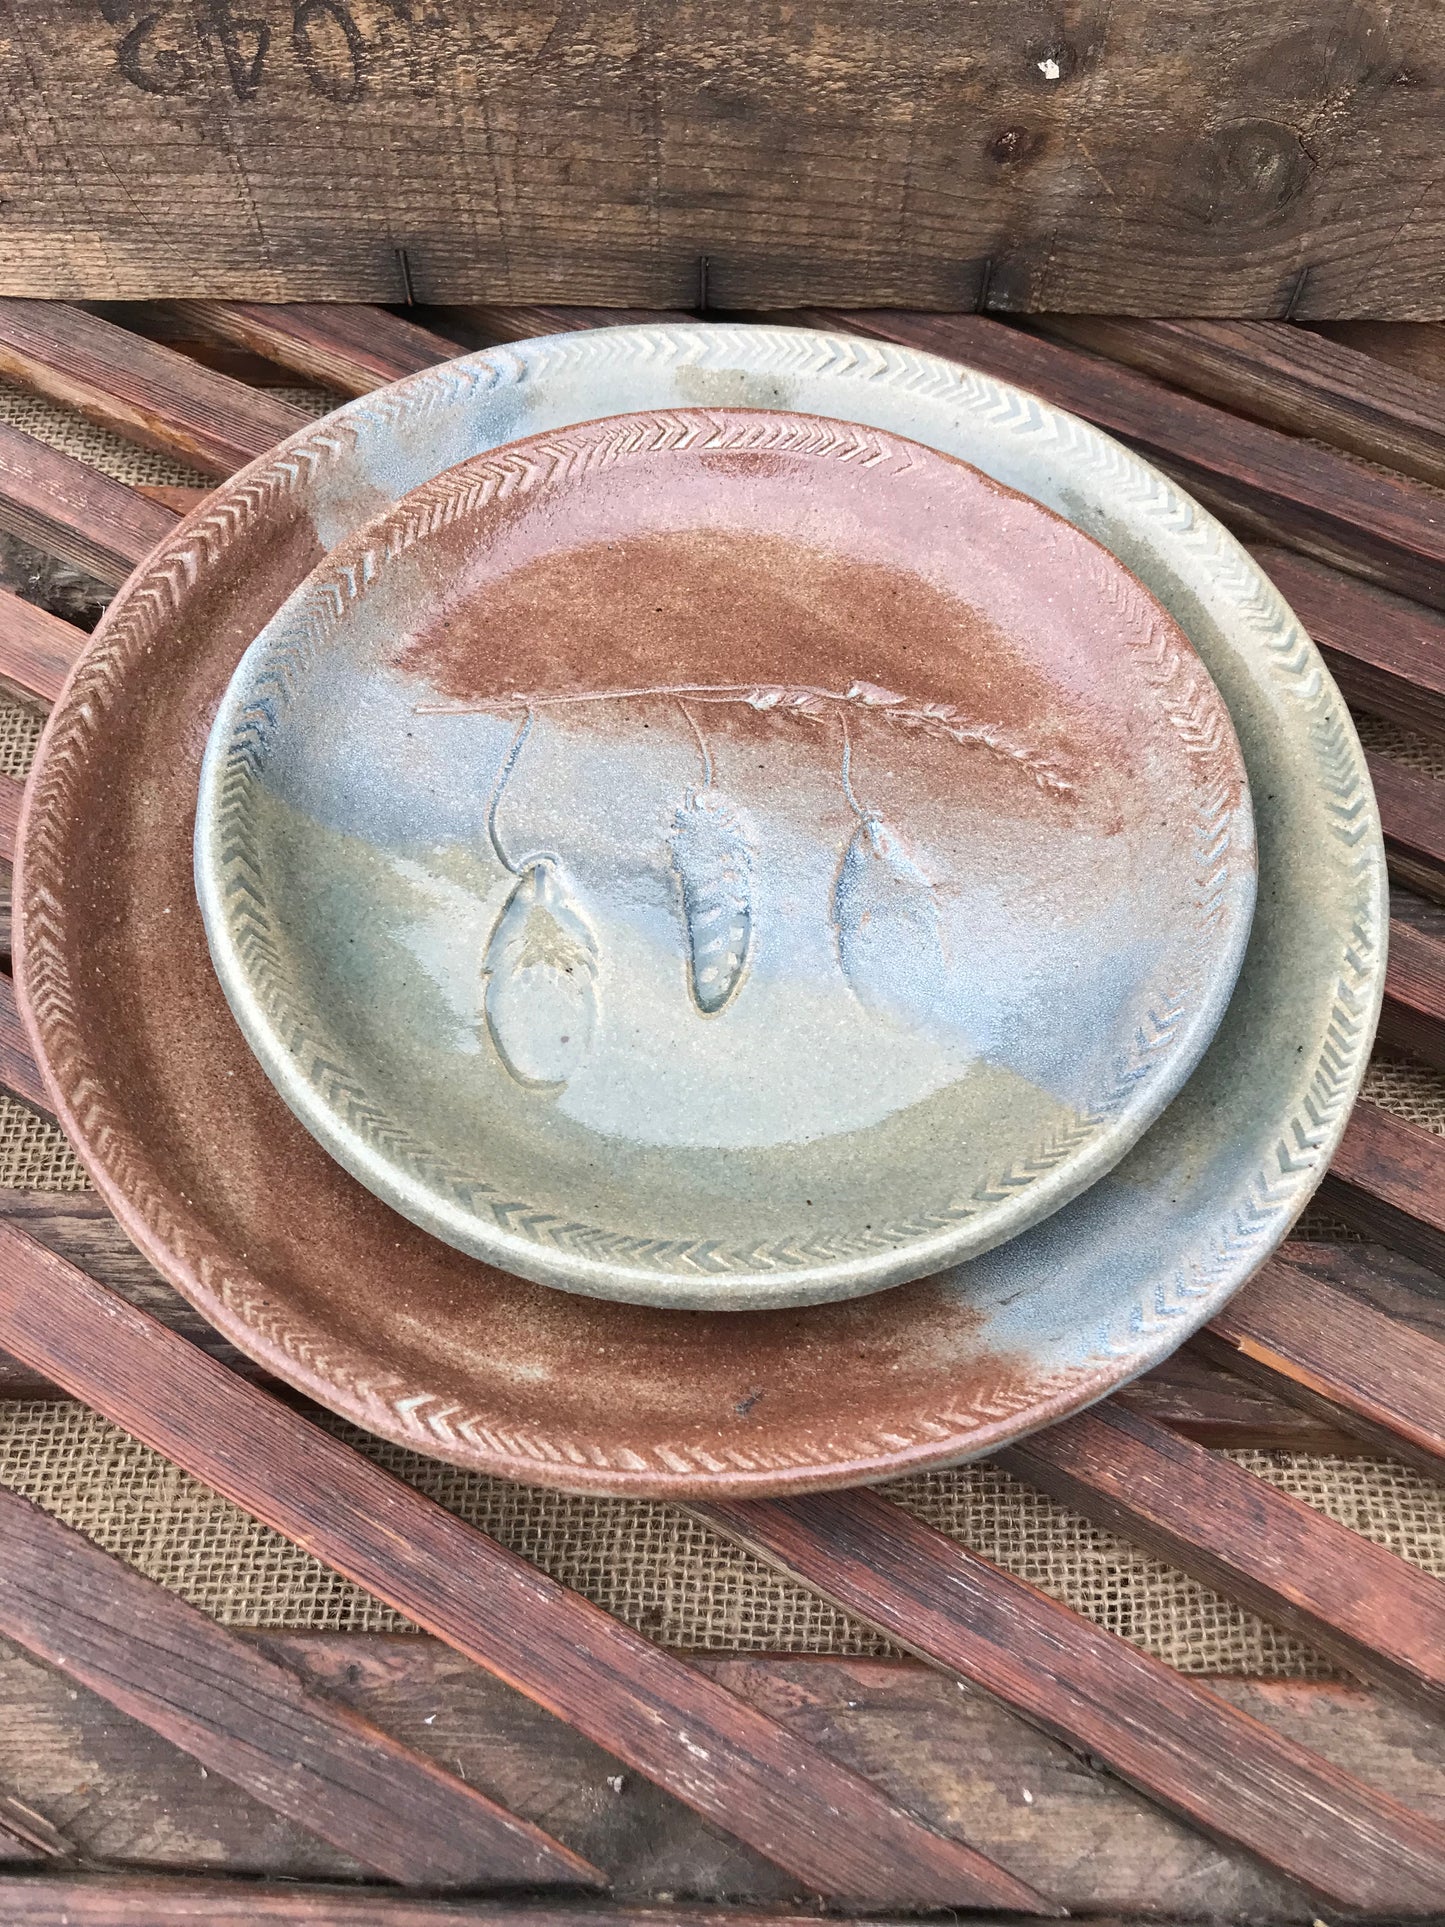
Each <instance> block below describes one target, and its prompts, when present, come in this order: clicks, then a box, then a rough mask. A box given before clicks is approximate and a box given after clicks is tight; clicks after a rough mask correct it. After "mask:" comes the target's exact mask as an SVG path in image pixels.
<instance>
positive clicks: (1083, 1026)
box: [196, 409, 1255, 1309]
mask: <svg viewBox="0 0 1445 1927" xmlns="http://www.w3.org/2000/svg"><path fill="white" fill-rule="evenodd" d="M196 881H197V889H198V893H199V896H200V902H201V909H202V914H203V915H204V917H205V921H206V928H207V932H208V935H209V939H210V946H211V954H212V957H213V958H214V960H215V963H216V967H217V970H218V972H219V974H220V977H221V982H222V985H223V986H224V988H225V991H226V994H227V997H228V998H229V1000H230V1003H231V1007H232V1009H233V1010H234V1012H235V1014H236V1016H237V1019H238V1020H239V1022H240V1024H241V1027H242V1029H243V1030H244V1031H245V1032H246V1034H247V1036H248V1037H249V1039H250V1041H251V1044H252V1047H253V1049H255V1051H256V1053H257V1055H258V1056H259V1057H260V1060H261V1062H262V1064H263V1066H264V1067H265V1069H266V1071H267V1073H268V1075H269V1076H270V1077H271V1079H272V1081H273V1082H274V1083H275V1084H276V1087H277V1089H278V1090H279V1091H280V1092H281V1093H282V1095H283V1096H284V1097H285V1098H286V1100H287V1102H288V1103H289V1104H290V1105H291V1107H292V1108H293V1110H295V1112H296V1114H297V1116H298V1117H300V1118H301V1120H302V1121H303V1123H305V1124H306V1125H308V1127H309V1128H310V1129H311V1130H312V1131H314V1132H315V1134H316V1135H317V1136H318V1137H319V1138H320V1140H321V1141H322V1143H323V1144H325V1145H327V1147H328V1148H329V1149H330V1150H331V1151H332V1152H333V1154H334V1155H335V1156H337V1157H338V1158H340V1160H341V1162H342V1163H343V1164H344V1165H345V1166H346V1168H347V1169H348V1170H349V1171H350V1172H351V1173H352V1174H353V1176H355V1177H358V1178H360V1179H361V1181H362V1182H363V1183H364V1184H366V1185H368V1186H369V1187H370V1188H371V1189H372V1190H374V1191H375V1192H376V1193H377V1194H378V1196H380V1197H382V1198H384V1199H385V1200H386V1201H387V1202H388V1203H390V1204H393V1205H395V1206H396V1208H397V1209H398V1210H400V1211H402V1212H404V1213H405V1214H406V1216H407V1217H409V1218H411V1219H413V1220H414V1221H415V1222H416V1223H418V1224H420V1225H422V1226H423V1227H424V1228H425V1229H427V1230H429V1231H432V1232H435V1233H436V1234H437V1235H438V1236H439V1237H442V1238H445V1239H446V1240H447V1241H448V1242H449V1243H451V1244H454V1245H457V1246H458V1247H459V1248H460V1249H462V1250H464V1251H470V1252H472V1253H473V1254H474V1255H475V1256H477V1257H480V1258H485V1259H488V1260H490V1261H491V1262H493V1263H495V1264H499V1265H501V1266H503V1267H504V1268H505V1269H507V1270H510V1271H515V1272H518V1273H520V1274H521V1275H522V1276H523V1277H527V1278H532V1279H535V1280H537V1281H539V1282H541V1283H543V1284H554V1285H561V1286H563V1287H565V1288H567V1289H569V1290H576V1291H583V1292H588V1293H591V1294H593V1295H595V1296H598V1297H606V1298H622V1299H627V1300H629V1301H630V1302H633V1303H639V1304H656V1305H669V1306H678V1307H684V1306H687V1307H693V1308H708V1307H721V1308H728V1309H746V1308H750V1307H759V1306H775V1305H797V1304H808V1303H814V1302H819V1301H824V1300H828V1299H834V1298H846V1297H852V1296H855V1295H857V1294H859V1293H861V1292H866V1291H873V1290H877V1289H879V1288H880V1287H882V1286H885V1285H893V1284H896V1283H898V1282H899V1281H900V1280H903V1279H908V1278H917V1277H922V1276H923V1275H925V1274H926V1273H928V1272H931V1271H938V1270H940V1269H941V1268H943V1267H944V1266H945V1265H948V1264H952V1263H957V1262H959V1261H960V1260H961V1259H963V1258H967V1257H972V1256H974V1255H975V1254H976V1253H978V1252H980V1251H984V1250H986V1249H988V1248H989V1246H991V1245H994V1244H998V1243H1001V1242H1002V1241H1003V1240H1004V1239H1005V1238H1008V1237H1012V1236H1014V1235H1015V1234H1016V1233H1017V1232H1019V1231H1020V1230H1022V1229H1024V1228H1025V1227H1026V1226H1027V1225H1029V1224H1032V1223H1035V1222H1037V1221H1038V1220H1039V1219H1040V1218H1042V1217H1044V1216H1045V1215H1047V1213H1048V1212H1049V1211H1051V1210H1054V1209H1057V1207H1058V1206H1059V1205H1060V1204H1062V1203H1064V1202H1065V1201H1066V1200H1067V1199H1069V1198H1070V1197H1073V1196H1075V1195H1076V1194H1077V1193H1078V1192H1080V1191H1081V1190H1083V1189H1084V1187H1085V1186H1086V1185H1088V1184H1089V1183H1091V1182H1093V1180H1094V1179H1095V1178H1097V1177H1098V1176H1099V1175H1100V1174H1101V1173H1102V1172H1103V1171H1105V1170H1107V1169H1109V1168H1110V1167H1111V1166H1112V1165H1114V1164H1116V1163H1117V1162H1118V1160H1119V1158H1120V1157H1121V1156H1123V1154H1124V1152H1125V1151H1126V1150H1127V1149H1128V1148H1129V1146H1130V1145H1131V1144H1132V1143H1134V1142H1135V1141H1136V1140H1137V1138H1138V1137H1139V1135H1140V1133H1141V1132H1142V1131H1143V1129H1144V1128H1145V1126H1146V1125H1147V1124H1148V1123H1149V1122H1150V1121H1151V1120H1152V1119H1153V1118H1154V1117H1156V1116H1157V1115H1158V1113H1159V1111H1160V1110H1161V1109H1162V1108H1163V1106H1164V1105H1165V1103H1167V1101H1168V1100H1169V1098H1170V1097H1171V1096H1172V1095H1173V1094H1174V1092H1175V1091H1176V1090H1178V1088H1179V1086H1180V1085H1181V1084H1182V1083H1183V1081H1184V1079H1185V1077H1186V1076H1187V1075H1188V1073H1189V1071H1190V1070H1191V1069H1192V1068H1193V1066H1194V1064H1195V1063H1196V1062H1197V1061H1198V1058H1199V1054H1200V1052H1201V1051H1202V1050H1203V1048H1204V1046H1205V1045H1206V1044H1207V1042H1208V1041H1209V1038H1210V1037H1211V1036H1212V1035H1213V1033H1214V1029H1215V1027H1216V1025H1217V1024H1218V1021H1219V1018H1220V1016H1221V1015H1222V1014H1223V1011H1224V1009H1225V1006H1226V1004H1227V1003H1228V1000H1229V993H1230V991H1231V990H1232V989H1233V987H1234V980H1235V976H1236V974H1237V972H1238V968H1239V961H1240V958H1241V957H1242V955H1243V953H1244V944H1245V939H1246V937H1247V935H1248V930H1249V919H1250V914H1251V912H1252V910H1253V905H1254V881H1255V878H1254V837H1253V816H1252V813H1251V810H1250V806H1249V799H1248V789H1247V785H1246V783H1245V778H1244V767H1243V763H1242V761H1241V759H1240V755H1239V748H1238V744H1237V743H1236V741H1235V737H1234V731H1233V728H1232V727H1231V725H1230V722H1229V716H1228V712H1227V711H1226V710H1225V708H1224V705H1223V703H1222V702H1221V701H1220V699H1219V696H1218V694H1217V692H1216V691H1215V689H1214V687H1213V685H1212V684H1211V683H1210V681H1209V678H1208V677H1207V676H1206V675H1205V673H1204V671H1203V669H1202V667H1201V666H1200V663H1199V660H1198V658H1197V657H1196V655H1195V654H1194V651H1193V650H1192V649H1191V648H1190V646H1189V644H1188V643H1187V642H1186V640H1185V638H1184V636H1183V635H1182V633H1181V632H1180V630H1179V628H1178V625H1177V624H1176V623H1174V622H1173V621H1172V620H1171V619H1170V618H1169V617H1168V616H1166V615H1165V614H1164V612H1163V610H1162V609H1161V608H1160V607H1159V605H1158V604H1157V603H1156V602H1155V601H1154V600H1153V598H1152V597H1151V596H1149V595H1147V594H1146V593H1145V592H1144V591H1143V590H1142V589H1141V588H1140V587H1139V585H1138V583H1137V582H1135V581H1134V579H1133V578H1132V577H1131V576H1130V575H1129V573H1128V571H1127V570H1126V569H1124V568H1123V566H1122V565H1121V564H1120V563H1119V562H1117V561H1116V560H1115V559H1114V557H1113V556H1111V555H1110V554H1109V553H1108V551H1107V550H1106V549H1104V548H1103V547H1101V546H1100V545H1099V544H1098V543H1097V542H1094V541H1093V540H1092V539H1091V538H1089V537H1088V536H1085V535H1081V534H1080V533H1079V531H1078V530H1077V529H1074V528H1073V527H1071V526H1070V525H1069V524H1068V523H1067V522H1065V521H1063V520H1062V519H1061V518H1060V517H1058V516H1056V515H1054V514H1053V513H1052V512H1051V511H1049V510H1047V509H1043V508H1040V507H1039V506H1038V504H1036V503H1034V502H1032V501H1030V500H1029V499H1028V498H1027V497H1026V496H1023V495H1019V494H1016V493H1014V492H1013V491H1011V490H1007V489H1003V488H1001V487H1000V486H999V484H998V483H996V482H993V481H990V480H989V479H988V478H987V477H986V476H983V475H981V474H980V473H979V472H978V471H977V470H975V469H972V468H969V467H966V466H965V465H964V464H963V463H961V462H958V461H956V460H954V459H953V458H951V457H949V456H945V455H941V454H938V453H937V452H935V451H934V450H932V449H928V448H926V447H924V446H922V445H921V444H920V443H918V442H910V441H905V440H902V439H901V438H899V437H896V436H891V435H885V434H883V433H881V432H879V431H878V430H876V429H860V428H857V427H854V426H853V425H851V424H848V423H841V422H829V421H825V420H821V419H819V418H818V417H816V416H809V415H797V414H793V415H785V414H778V413H771V414H770V413H766V412H761V411H748V410H722V409H710V410H677V411H668V412H665V413H661V414H641V415H623V416H615V417H612V418H611V419H609V420H605V421H602V422H598V423H594V424H591V425H586V426H582V427H578V428H576V429H573V430H569V431H567V432H566V433H552V434H548V435H544V436H541V437H538V438H535V439H532V440H529V441H527V440H524V441H520V442H516V443H513V444H511V445H510V446H509V447H507V448H505V449H503V450H500V451H498V452H497V453H495V454H488V455H483V456H479V457H477V458H476V459H475V460H473V461H472V462H469V463H464V464H462V466H461V467H459V468H457V469H454V470H451V471H449V472H448V473H447V474H445V475H444V476H442V477H440V478H439V479H438V480H437V481H435V482H432V483H429V484H427V485H426V486H424V487H423V488H421V489H419V490H418V491H417V492H416V493H415V494H413V495H409V496H407V497H406V498H405V500H404V501H402V502H401V503H400V504H398V505H397V506H396V507H395V508H393V509H391V510H389V511H388V512H387V513H386V514H385V515H383V516H382V517H380V518H379V519H378V520H376V521H374V522H372V523H371V524H369V525H368V527H367V528H366V529H364V530H363V531H362V532H361V533H360V534H359V535H357V536H355V537H353V538H351V539H350V540H348V541H346V542H343V543H342V544H341V545H340V546H339V547H338V548H337V549H336V550H335V551H333V553H332V554H330V555H329V556H328V557H327V558H326V560H325V562H324V563H323V564H322V565H321V567H320V568H319V569H318V570H317V571H316V572H315V574H313V575H312V576H311V577H310V578H309V579H308V580H307V582H306V583H305V584H304V585H303V586H302V587H301V588H300V589H299V590H298V591H297V592H296V594H295V595H293V596H292V597H291V599H290V600H289V601H288V602H287V603H286V605H285V607H284V608H283V609H282V611H281V612H280V614H279V615H278V616H277V617H276V619H275V620H274V621H273V622H271V623H269V624H268V625H267V627H266V628H265V630H263V632H262V633H261V635H260V636H259V637H258V639H257V640H256V642H255V643H253V644H252V646H251V648H250V649H249V650H248V651H247V652H246V655H245V656H244V658H243V659H242V662H241V665H240V667H239V669H238V670H237V672H236V676H235V679H234V681H233V682H232V684H231V687H230V689H229V690H228V692H227V694H226V698H225V700H224V702H223V703H222V704H221V708H220V711H219V713H218V715H217V717H216V722H215V726H214V728H213V730H212V734H211V741H210V747H209V749H208V752H207V756H206V760H205V764H204V766H203V769H202V775H201V788H200V807H199V811H198V815H197V823H196Z"/></svg>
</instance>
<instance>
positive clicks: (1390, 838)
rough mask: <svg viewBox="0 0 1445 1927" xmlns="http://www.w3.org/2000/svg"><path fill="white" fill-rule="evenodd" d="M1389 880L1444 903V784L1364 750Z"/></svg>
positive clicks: (1385, 757)
mask: <svg viewBox="0 0 1445 1927" xmlns="http://www.w3.org/2000/svg"><path fill="white" fill-rule="evenodd" d="M1365 763H1366V765H1367V767H1368V769H1369V772H1370V781H1371V783H1372V784H1373V785H1374V790H1375V801H1376V802H1377V803H1378V804H1379V806H1380V824H1381V827H1382V828H1383V830H1384V832H1385V856H1386V859H1387V860H1388V862H1389V866H1390V874H1391V876H1393V877H1395V878H1397V879H1398V881H1399V882H1401V883H1404V884H1408V885H1409V887H1410V888H1411V889H1413V890H1419V891H1420V892H1421V893H1422V894H1423V895H1425V896H1427V897H1433V898H1434V899H1435V900H1436V902H1445V783H1442V782H1440V781H1439V780H1438V779H1437V778H1435V777H1432V776H1422V775H1421V774H1420V772H1419V771H1418V770H1413V769H1409V768H1407V767H1406V765H1405V764H1403V763H1397V762H1392V761H1391V759H1390V758H1389V757H1388V756H1378V755H1376V754H1374V753H1373V752H1372V751H1370V750H1366V751H1365Z"/></svg>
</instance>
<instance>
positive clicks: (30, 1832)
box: [0, 1791, 75, 1860]
mask: <svg viewBox="0 0 1445 1927" xmlns="http://www.w3.org/2000/svg"><path fill="white" fill-rule="evenodd" d="M7 1835H8V1836H9V1840H14V1841H17V1842H19V1843H20V1844H21V1845H22V1846H24V1847H26V1848H28V1849H29V1850H30V1852H31V1853H32V1854H33V1855H34V1857H35V1858H36V1859H37V1860H74V1858H75V1849H74V1847H72V1846H71V1844H70V1842H69V1841H68V1840H67V1839H66V1837H65V1835H64V1834H63V1833H61V1832H60V1831H59V1830H58V1828H56V1827H53V1826H52V1825H51V1824H50V1822H49V1821H48V1820H47V1819H46V1818H45V1815H44V1814H43V1813H36V1812H35V1810H34V1809H33V1808H32V1807H28V1806H26V1804H25V1802H24V1801H23V1800H17V1799H16V1798H15V1796H14V1794H13V1793H5V1792H3V1791H0V1838H4V1837H5V1836H7ZM8 1844H9V1841H8V1840H7V1841H6V1845H7V1847H8Z"/></svg>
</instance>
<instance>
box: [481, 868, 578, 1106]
mask: <svg viewBox="0 0 1445 1927" xmlns="http://www.w3.org/2000/svg"><path fill="white" fill-rule="evenodd" d="M482 975H483V978H484V979H485V982H486V993H485V1014H486V1022H487V1031H488V1034H489V1035H490V1037H491V1040H492V1042H493V1044H494V1045H495V1046H496V1050H497V1055H498V1056H499V1057H500V1058H501V1060H502V1062H503V1064H504V1065H505V1066H506V1068H507V1070H508V1071H509V1072H510V1073H511V1075H512V1076H513V1077H514V1078H515V1079H516V1080H517V1082H518V1083H519V1084H523V1085H525V1086H526V1087H527V1088H528V1089H529V1090H553V1091H555V1090H560V1089H561V1088H562V1087H563V1085H565V1084H566V1082H567V1080H568V1079H569V1078H570V1077H572V1076H573V1075H574V1073H575V1072H576V1070H577V1068H578V1066H579V1065H580V1064H581V1062H582V1059H583V1058H584V1057H585V1056H586V1054H587V1051H588V1049H589V1047H590V1045H591V1042H592V1031H593V1027H594V1025H595V1023H596V1021H597V982H596V980H597V943H596V939H595V938H594V937H593V935H592V932H591V931H590V930H589V929H588V927H587V925H586V923H585V922H584V921H583V919H582V917H581V916H580V914H579V913H578V911H577V910H576V908H575V907H574V906H573V904H572V902H571V900H570V898H569V897H568V894H567V891H566V888H565V886H564V884H563V882H562V879H561V877H560V876H559V874H558V871H557V866H556V864H555V863H554V862H553V861H552V859H550V858H545V857H544V858H538V859H537V860H536V861H535V862H532V863H529V864H528V865H527V867H526V868H525V869H524V870H523V871H522V873H521V875H520V876H519V877H518V878H517V881H516V883H515V884H514V885H513V887H512V892H511V895H510V896H509V897H508V898H507V901H506V903H505V904H504V905H503V908H502V913H501V915H500V916H499V917H498V918H497V921H496V924H495V926H494V927H493V930H492V934H491V938H490V939H489V941H488V943H487V948H486V951H485V953H484V955H483V958H482Z"/></svg>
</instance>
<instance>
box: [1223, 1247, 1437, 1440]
mask: <svg viewBox="0 0 1445 1927" xmlns="http://www.w3.org/2000/svg"><path fill="white" fill-rule="evenodd" d="M1192 1342H1193V1345H1194V1346H1195V1347H1196V1348H1198V1349H1199V1350H1201V1351H1203V1352H1204V1353H1205V1354H1206V1355H1207V1356H1209V1357H1210V1358H1214V1359H1217V1360H1218V1361H1219V1362H1221V1363H1223V1364H1227V1365H1228V1366H1229V1367H1230V1369H1231V1370H1232V1371H1236V1372H1239V1373H1240V1374H1242V1375H1243V1376H1244V1377H1246V1378H1251V1379H1254V1380H1255V1381H1256V1382H1257V1383H1259V1384H1262V1385H1265V1386H1267V1387H1268V1388H1269V1389H1270V1390H1271V1391H1277V1392H1279V1393H1280V1394H1281V1395H1282V1396H1283V1397H1285V1398H1289V1399H1291V1400H1293V1402H1294V1403H1295V1404H1297V1405H1299V1406H1300V1407H1301V1408H1302V1409H1303V1410H1305V1411H1308V1412H1315V1413H1321V1412H1328V1413H1330V1414H1331V1415H1332V1417H1335V1418H1337V1419H1339V1420H1340V1421H1341V1422H1343V1423H1344V1424H1345V1425H1347V1426H1348V1427H1349V1428H1350V1429H1351V1430H1353V1431H1355V1432H1357V1433H1358V1434H1359V1436H1360V1437H1361V1438H1363V1439H1365V1440H1366V1441H1367V1442H1368V1443H1369V1444H1371V1445H1373V1446H1377V1447H1379V1448H1380V1449H1381V1450H1382V1451H1384V1452H1386V1453H1388V1454H1390V1455H1392V1456H1393V1457H1396V1458H1403V1459H1408V1460H1409V1461H1410V1462H1411V1463H1412V1464H1414V1465H1418V1466H1419V1467H1421V1469H1422V1470H1424V1471H1426V1472H1429V1473H1431V1474H1432V1475H1433V1476H1434V1477H1436V1478H1441V1477H1445V1344H1442V1343H1441V1342H1440V1341H1439V1340H1437V1339H1434V1338H1431V1337H1430V1336H1429V1335H1428V1334H1427V1333H1425V1332H1423V1331H1421V1330H1420V1329H1419V1328H1418V1327H1414V1326H1410V1325H1407V1324H1405V1323H1404V1322H1403V1321H1402V1320H1400V1319H1398V1318H1393V1317H1391V1316H1390V1315H1389V1314H1388V1313H1386V1312H1383V1311H1379V1310H1377V1309H1376V1308H1375V1307H1374V1306H1372V1305H1369V1304H1366V1303H1365V1302H1364V1301H1363V1300H1362V1299H1361V1298H1360V1297H1359V1296H1358V1295H1357V1294H1355V1293H1354V1292H1350V1291H1342V1290H1340V1289H1338V1288H1337V1287H1335V1286H1332V1285H1330V1284H1328V1283H1327V1282H1325V1281H1324V1280H1322V1279H1319V1278H1315V1277H1312V1276H1311V1275H1310V1274H1309V1273H1308V1272H1306V1271H1304V1270H1302V1269H1301V1268H1300V1266H1298V1265H1297V1264H1292V1263H1290V1262H1288V1261H1287V1260H1285V1259H1283V1258H1278V1257H1277V1258H1273V1259H1271V1260H1270V1262H1269V1263H1268V1264H1267V1265H1266V1266H1265V1267H1264V1269H1263V1270H1262V1271H1260V1272H1259V1273H1258V1274H1257V1275H1256V1276H1255V1277H1254V1278H1252V1279H1251V1280H1250V1282H1249V1284H1247V1285H1246V1286H1245V1288H1244V1290H1243V1291H1242V1292H1240V1294H1239V1295H1238V1297H1236V1298H1234V1299H1232V1300H1231V1302H1230V1303H1229V1304H1228V1305H1226V1306H1225V1308H1224V1310H1223V1311H1222V1312H1220V1313H1219V1315H1218V1316H1217V1317H1216V1318H1214V1319H1213V1320H1212V1321H1211V1322H1210V1324H1209V1325H1207V1326H1206V1327H1205V1329H1204V1330H1203V1331H1202V1332H1199V1333H1197V1334H1196V1336H1195V1338H1194V1340H1193V1341H1192Z"/></svg>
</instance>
